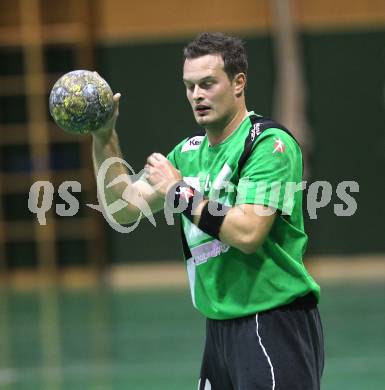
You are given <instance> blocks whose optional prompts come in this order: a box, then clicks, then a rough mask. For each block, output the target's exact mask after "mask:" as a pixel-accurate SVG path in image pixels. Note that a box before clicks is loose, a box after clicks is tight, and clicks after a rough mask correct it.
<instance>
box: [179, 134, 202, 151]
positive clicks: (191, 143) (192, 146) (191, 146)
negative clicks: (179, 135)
mask: <svg viewBox="0 0 385 390" xmlns="http://www.w3.org/2000/svg"><path fill="white" fill-rule="evenodd" d="M203 138H204V136H203V135H197V136H195V137H192V138H190V139H188V140H187V141H186V142H185V143H184V144H183V146H182V152H187V151H188V150H197V149H199V146H201V143H202V141H203Z"/></svg>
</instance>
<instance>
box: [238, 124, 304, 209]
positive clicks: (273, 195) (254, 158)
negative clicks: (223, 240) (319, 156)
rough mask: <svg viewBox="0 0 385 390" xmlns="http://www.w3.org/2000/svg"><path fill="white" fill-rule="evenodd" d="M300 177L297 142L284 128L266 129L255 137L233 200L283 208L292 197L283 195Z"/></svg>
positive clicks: (288, 206)
mask: <svg viewBox="0 0 385 390" xmlns="http://www.w3.org/2000/svg"><path fill="white" fill-rule="evenodd" d="M301 180H302V156H301V150H300V148H299V146H298V144H297V143H296V141H295V140H294V139H293V138H292V137H291V136H290V135H289V134H287V133H285V132H284V131H282V130H280V129H268V130H266V131H265V132H264V133H263V134H262V135H261V136H260V138H259V139H258V140H257V142H256V144H255V146H254V149H253V151H252V153H251V155H250V157H249V158H248V160H247V161H246V163H245V165H244V167H243V169H242V171H241V173H240V180H239V184H238V188H237V198H236V204H260V205H264V206H269V207H272V208H274V209H278V210H280V211H285V212H286V211H287V210H289V209H290V210H291V209H292V207H293V201H294V197H291V198H290V196H287V195H288V194H289V193H290V191H293V188H294V187H295V186H297V185H298V183H300V182H301ZM285 194H286V196H285Z"/></svg>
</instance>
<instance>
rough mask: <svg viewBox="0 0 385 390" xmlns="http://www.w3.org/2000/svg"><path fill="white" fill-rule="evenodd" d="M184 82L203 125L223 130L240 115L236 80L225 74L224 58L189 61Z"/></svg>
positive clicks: (204, 57)
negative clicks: (237, 114)
mask: <svg viewBox="0 0 385 390" xmlns="http://www.w3.org/2000/svg"><path fill="white" fill-rule="evenodd" d="M183 82H184V84H185V86H186V94H187V99H188V100H189V102H190V104H191V107H192V109H193V113H194V117H195V119H196V121H197V122H198V124H199V125H200V126H202V127H205V128H206V129H208V130H210V129H213V130H221V129H222V128H224V127H225V126H226V124H227V123H228V121H229V120H231V118H232V117H233V116H234V115H235V113H236V112H237V100H236V87H235V81H234V80H232V81H231V80H229V78H228V76H227V74H226V73H225V71H224V63H223V59H222V57H221V55H219V54H215V55H214V54H208V55H205V56H202V57H198V58H194V59H186V60H185V63H184V67H183Z"/></svg>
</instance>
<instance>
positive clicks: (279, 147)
mask: <svg viewBox="0 0 385 390" xmlns="http://www.w3.org/2000/svg"><path fill="white" fill-rule="evenodd" d="M274 140H275V143H274V150H273V153H276V152H278V153H283V152H284V151H285V148H286V146H285V144H284V143H283V142H282V140H281V139H280V138H274Z"/></svg>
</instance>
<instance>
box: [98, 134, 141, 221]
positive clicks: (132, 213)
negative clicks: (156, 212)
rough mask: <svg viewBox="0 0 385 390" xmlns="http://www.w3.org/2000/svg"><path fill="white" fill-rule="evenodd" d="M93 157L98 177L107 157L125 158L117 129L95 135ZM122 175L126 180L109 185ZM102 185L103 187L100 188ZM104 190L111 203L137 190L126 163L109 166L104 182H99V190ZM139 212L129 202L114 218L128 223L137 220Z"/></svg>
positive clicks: (108, 201)
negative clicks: (107, 133)
mask: <svg viewBox="0 0 385 390" xmlns="http://www.w3.org/2000/svg"><path fill="white" fill-rule="evenodd" d="M92 157H93V165H94V172H95V177H96V178H97V177H98V173H99V170H100V167H101V166H102V164H103V163H104V162H105V161H106V160H107V159H109V158H113V157H119V158H121V159H122V158H123V157H122V153H121V150H120V145H119V139H118V136H117V134H116V132H115V130H113V131H112V132H111V133H110V135H109V136H106V135H105V134H103V135H98V136H94V137H93V142H92ZM120 175H124V181H122V182H120V183H117V184H115V185H113V186H111V187H107V186H108V184H109V183H111V182H112V181H113V180H114V179H116V178H117V177H119V176H120ZM102 186H103V188H100V187H102ZM102 190H103V191H104V195H105V199H106V202H107V204H111V203H113V202H115V201H117V200H122V198H124V196H123V194H124V193H125V194H128V193H133V192H135V189H134V187H133V185H132V182H131V180H130V177H129V173H128V170H127V168H126V166H125V165H124V164H122V163H121V162H116V163H114V164H111V166H109V167H108V169H107V170H106V172H105V177H104V180H103V183H98V191H102ZM125 200H128V199H125ZM138 214H139V213H138V210H137V209H136V208H135V207H132V205H130V204H127V207H125V208H124V209H122V210H121V211H120V212H117V213H116V215H114V218H115V219H116V220H118V221H120V222H122V223H128V222H130V221H132V220H135V218H136V217H137V215H138Z"/></svg>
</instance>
